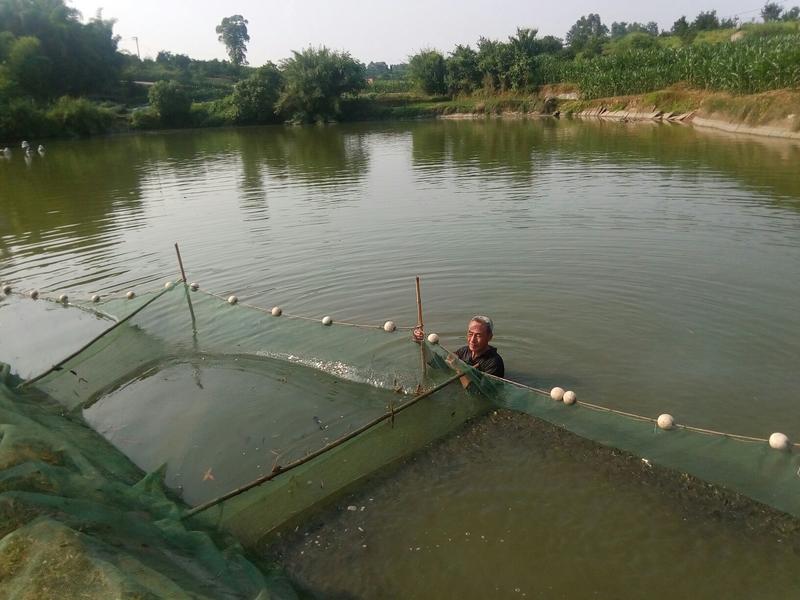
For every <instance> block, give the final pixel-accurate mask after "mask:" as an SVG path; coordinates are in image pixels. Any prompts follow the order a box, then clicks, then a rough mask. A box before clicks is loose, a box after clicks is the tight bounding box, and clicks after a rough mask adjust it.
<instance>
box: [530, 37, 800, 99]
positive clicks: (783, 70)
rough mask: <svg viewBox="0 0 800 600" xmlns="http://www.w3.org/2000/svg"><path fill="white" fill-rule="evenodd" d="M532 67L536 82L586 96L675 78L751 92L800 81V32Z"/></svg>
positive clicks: (549, 60) (547, 61)
mask: <svg viewBox="0 0 800 600" xmlns="http://www.w3.org/2000/svg"><path fill="white" fill-rule="evenodd" d="M535 68H536V75H537V77H536V79H537V81H538V82H539V83H542V84H545V83H562V82H568V83H575V84H577V85H578V86H579V87H580V89H581V92H582V95H583V97H584V98H601V97H605V96H619V95H625V94H640V93H644V92H650V91H653V90H657V89H661V88H664V87H667V86H669V85H672V84H674V83H678V82H686V83H688V84H689V85H691V86H692V87H696V88H702V89H709V90H722V91H728V92H733V93H738V94H750V93H756V92H763V91H767V90H773V89H780V88H797V87H800V35H798V34H790V35H778V36H773V37H759V38H753V39H746V40H742V41H738V42H726V43H723V44H713V45H712V44H699V45H694V46H688V47H685V48H676V49H671V48H651V49H647V50H628V51H625V52H621V53H618V54H612V55H607V56H600V57H597V58H594V59H588V60H575V61H566V60H560V59H556V58H553V57H550V56H540V57H537V63H536V67H535Z"/></svg>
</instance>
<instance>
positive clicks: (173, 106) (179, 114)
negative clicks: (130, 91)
mask: <svg viewBox="0 0 800 600" xmlns="http://www.w3.org/2000/svg"><path fill="white" fill-rule="evenodd" d="M147 96H148V98H149V99H150V105H151V106H152V107H153V109H155V111H156V112H157V113H158V116H159V117H160V119H161V123H162V125H166V126H178V125H183V124H185V123H186V122H187V121H188V120H189V111H190V109H191V107H192V101H191V100H190V99H189V96H188V95H187V94H186V92H185V91H184V89H183V87H181V85H180V84H179V83H178V82H176V81H159V82H156V83H155V84H154V85H153V87H151V88H150V92H149V93H148V94H147Z"/></svg>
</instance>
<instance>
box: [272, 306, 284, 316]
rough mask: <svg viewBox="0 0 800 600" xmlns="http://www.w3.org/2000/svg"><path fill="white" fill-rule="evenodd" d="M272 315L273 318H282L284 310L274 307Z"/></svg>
mask: <svg viewBox="0 0 800 600" xmlns="http://www.w3.org/2000/svg"><path fill="white" fill-rule="evenodd" d="M270 313H271V314H272V316H273V317H280V316H281V315H282V314H283V309H282V308H281V307H280V306H273V307H272V310H271V311H270Z"/></svg>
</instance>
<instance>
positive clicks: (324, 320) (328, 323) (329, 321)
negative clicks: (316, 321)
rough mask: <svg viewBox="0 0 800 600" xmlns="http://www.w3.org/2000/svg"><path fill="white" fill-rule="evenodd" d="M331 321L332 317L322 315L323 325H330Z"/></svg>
mask: <svg viewBox="0 0 800 600" xmlns="http://www.w3.org/2000/svg"><path fill="white" fill-rule="evenodd" d="M332 323H333V319H331V318H330V317H329V316H327V315H325V316H324V317H322V324H323V325H330V324H332Z"/></svg>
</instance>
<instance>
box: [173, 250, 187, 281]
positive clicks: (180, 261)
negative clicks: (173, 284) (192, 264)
mask: <svg viewBox="0 0 800 600" xmlns="http://www.w3.org/2000/svg"><path fill="white" fill-rule="evenodd" d="M175 254H177V255H178V266H179V267H180V268H181V279H182V280H183V283H186V271H184V270H183V260H181V249H180V248H178V242H175Z"/></svg>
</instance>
